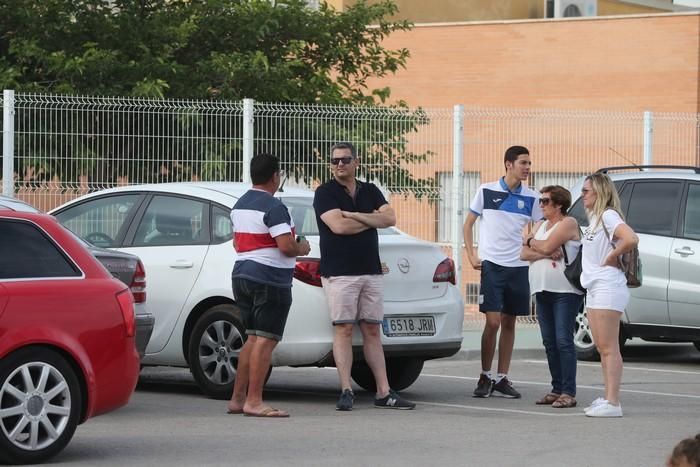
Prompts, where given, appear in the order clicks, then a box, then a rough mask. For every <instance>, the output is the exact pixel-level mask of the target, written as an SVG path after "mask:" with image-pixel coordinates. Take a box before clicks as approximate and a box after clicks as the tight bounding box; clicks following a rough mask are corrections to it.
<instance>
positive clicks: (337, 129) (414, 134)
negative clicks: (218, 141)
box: [254, 103, 452, 241]
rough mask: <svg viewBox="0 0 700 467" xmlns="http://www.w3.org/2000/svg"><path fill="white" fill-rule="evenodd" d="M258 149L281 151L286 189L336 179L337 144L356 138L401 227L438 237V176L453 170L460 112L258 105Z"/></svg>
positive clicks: (363, 171)
mask: <svg viewBox="0 0 700 467" xmlns="http://www.w3.org/2000/svg"><path fill="white" fill-rule="evenodd" d="M254 115H255V123H254V128H255V136H254V152H255V153H258V152H262V151H268V152H272V153H273V154H276V155H279V157H280V159H281V163H282V167H283V168H285V170H286V173H287V176H288V180H287V182H286V183H285V185H286V186H304V187H308V188H312V189H313V188H315V187H316V186H317V185H318V184H319V183H323V182H325V181H326V180H328V179H329V178H330V177H331V172H330V164H329V157H330V150H331V146H332V145H333V144H334V143H337V142H341V141H347V142H352V143H353V144H354V145H355V146H356V148H357V151H358V156H359V158H360V164H361V165H360V176H361V177H362V178H363V179H366V180H369V181H372V182H374V183H376V184H377V185H378V186H379V187H380V188H381V189H382V190H383V191H384V193H385V196H386V197H387V198H388V199H389V201H390V203H391V204H392V206H393V207H394V209H395V210H396V213H397V219H398V225H397V226H398V227H399V228H400V229H401V230H403V231H404V232H407V233H409V234H410V235H413V236H416V237H419V238H422V239H425V240H429V241H437V240H438V238H437V225H438V214H437V206H438V204H439V203H438V202H439V200H440V198H441V194H442V193H441V185H440V180H439V178H438V177H437V176H436V175H437V174H438V173H440V172H441V171H442V172H446V171H450V172H451V170H452V111H451V110H450V109H417V110H416V109H413V110H412V109H405V108H380V107H350V106H312V105H292V104H269V103H256V105H255V109H254Z"/></svg>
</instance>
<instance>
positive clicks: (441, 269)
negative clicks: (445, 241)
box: [433, 258, 455, 285]
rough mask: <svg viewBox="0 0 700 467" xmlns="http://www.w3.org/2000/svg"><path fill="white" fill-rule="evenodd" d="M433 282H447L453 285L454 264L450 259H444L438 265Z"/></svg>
mask: <svg viewBox="0 0 700 467" xmlns="http://www.w3.org/2000/svg"><path fill="white" fill-rule="evenodd" d="M433 282H449V283H451V284H453V285H454V284H455V263H454V261H452V260H451V259H450V258H445V259H444V260H443V261H441V262H440V264H438V267H437V269H435V274H433Z"/></svg>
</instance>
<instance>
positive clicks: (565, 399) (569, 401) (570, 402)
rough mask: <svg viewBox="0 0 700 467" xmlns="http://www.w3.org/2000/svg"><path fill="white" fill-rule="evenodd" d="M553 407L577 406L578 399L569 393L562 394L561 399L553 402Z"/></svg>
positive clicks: (567, 407) (568, 407)
mask: <svg viewBox="0 0 700 467" xmlns="http://www.w3.org/2000/svg"><path fill="white" fill-rule="evenodd" d="M552 407H554V408H555V409H570V408H571V407H576V399H574V398H573V397H571V396H570V395H568V394H562V395H561V396H559V399H557V400H555V401H554V402H553V403H552Z"/></svg>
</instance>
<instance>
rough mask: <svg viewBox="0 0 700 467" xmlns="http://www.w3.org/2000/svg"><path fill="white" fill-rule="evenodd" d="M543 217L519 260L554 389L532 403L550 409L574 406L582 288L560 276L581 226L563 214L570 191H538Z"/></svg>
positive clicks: (558, 188) (573, 253) (571, 256)
mask: <svg viewBox="0 0 700 467" xmlns="http://www.w3.org/2000/svg"><path fill="white" fill-rule="evenodd" d="M540 193H541V194H542V196H541V197H540V200H539V202H540V206H541V207H542V214H543V215H544V220H543V221H540V222H538V223H537V224H536V225H535V228H534V232H535V234H534V235H531V236H528V237H526V238H525V244H524V245H523V249H522V252H521V256H520V257H521V259H524V260H527V261H530V270H529V276H530V293H532V294H534V295H535V301H536V305H537V322H538V323H539V325H540V332H541V333H542V343H543V344H544V348H545V351H546V353H547V363H548V364H549V372H550V374H551V375H552V390H551V391H550V392H549V393H548V394H546V395H545V396H544V397H542V398H541V399H539V400H538V401H537V402H535V403H536V404H538V405H551V406H552V407H554V408H567V407H575V406H576V348H575V347H574V328H575V325H576V315H577V314H578V312H579V310H580V309H581V304H582V303H583V292H582V291H580V290H578V289H576V288H575V287H574V286H572V285H571V284H570V283H569V281H568V280H567V279H566V276H564V267H565V263H564V255H563V250H562V247H564V248H566V257H568V258H569V261H571V260H573V259H574V258H575V257H576V255H577V254H578V250H579V246H580V245H581V242H580V235H581V234H580V230H579V227H578V223H577V222H576V219H574V218H573V217H569V216H567V215H566V211H567V210H568V209H569V206H571V193H569V191H568V190H567V189H566V188H564V187H561V186H558V185H555V186H546V187H544V188H542V190H540Z"/></svg>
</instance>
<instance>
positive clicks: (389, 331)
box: [382, 316, 435, 337]
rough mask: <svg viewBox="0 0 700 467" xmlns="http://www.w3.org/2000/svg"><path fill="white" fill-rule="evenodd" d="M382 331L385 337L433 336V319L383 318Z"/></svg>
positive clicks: (426, 317) (423, 317)
mask: <svg viewBox="0 0 700 467" xmlns="http://www.w3.org/2000/svg"><path fill="white" fill-rule="evenodd" d="M382 330H383V331H384V335H385V336H387V337H397V336H434V335H435V318H434V317H432V316H396V317H391V318H384V321H383V322H382Z"/></svg>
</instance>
